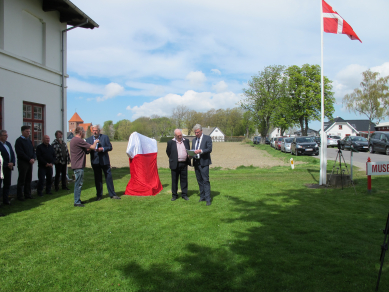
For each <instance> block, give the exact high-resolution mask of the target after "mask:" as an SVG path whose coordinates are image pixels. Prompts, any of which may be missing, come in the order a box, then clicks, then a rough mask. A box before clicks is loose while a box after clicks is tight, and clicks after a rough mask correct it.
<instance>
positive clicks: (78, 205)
mask: <svg viewBox="0 0 389 292" xmlns="http://www.w3.org/2000/svg"><path fill="white" fill-rule="evenodd" d="M74 207H85V206H84V205H83V204H74Z"/></svg>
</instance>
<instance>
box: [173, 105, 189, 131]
mask: <svg viewBox="0 0 389 292" xmlns="http://www.w3.org/2000/svg"><path fill="white" fill-rule="evenodd" d="M188 111H189V109H188V108H187V107H186V106H185V105H179V106H177V107H176V108H175V109H173V114H172V119H173V120H174V121H175V123H176V127H177V128H178V129H182V128H184V127H185V122H184V121H185V116H186V113H187V112H188Z"/></svg>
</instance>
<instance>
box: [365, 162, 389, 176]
mask: <svg viewBox="0 0 389 292" xmlns="http://www.w3.org/2000/svg"><path fill="white" fill-rule="evenodd" d="M385 174H389V162H388V161H386V162H366V175H385Z"/></svg>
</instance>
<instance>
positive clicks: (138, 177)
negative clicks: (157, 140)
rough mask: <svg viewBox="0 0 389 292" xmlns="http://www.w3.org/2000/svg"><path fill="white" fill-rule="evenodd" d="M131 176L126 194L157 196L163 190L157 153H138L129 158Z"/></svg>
mask: <svg viewBox="0 0 389 292" xmlns="http://www.w3.org/2000/svg"><path fill="white" fill-rule="evenodd" d="M129 162H130V174H131V178H130V181H129V182H128V184H127V188H126V191H125V193H124V194H125V195H129V196H155V195H156V194H158V193H159V192H160V191H162V189H163V188H162V184H161V181H160V180H159V175H158V168H157V153H148V154H137V155H135V157H134V158H133V159H131V158H129Z"/></svg>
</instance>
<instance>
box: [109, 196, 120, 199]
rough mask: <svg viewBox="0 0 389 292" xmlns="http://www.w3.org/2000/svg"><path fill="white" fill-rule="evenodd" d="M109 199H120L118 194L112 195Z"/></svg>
mask: <svg viewBox="0 0 389 292" xmlns="http://www.w3.org/2000/svg"><path fill="white" fill-rule="evenodd" d="M111 199H116V200H120V199H121V198H120V197H118V196H112V197H111Z"/></svg>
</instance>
